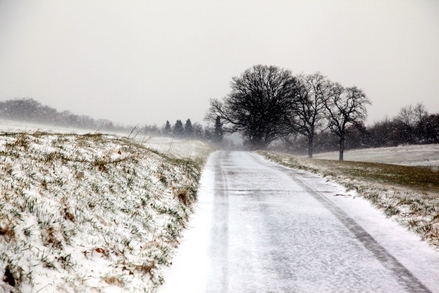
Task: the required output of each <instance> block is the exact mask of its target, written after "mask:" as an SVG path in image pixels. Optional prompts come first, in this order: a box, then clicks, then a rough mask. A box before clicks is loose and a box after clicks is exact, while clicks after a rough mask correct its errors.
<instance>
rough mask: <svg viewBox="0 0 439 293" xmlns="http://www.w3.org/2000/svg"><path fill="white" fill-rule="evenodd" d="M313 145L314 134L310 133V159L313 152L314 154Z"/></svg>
mask: <svg viewBox="0 0 439 293" xmlns="http://www.w3.org/2000/svg"><path fill="white" fill-rule="evenodd" d="M313 146H314V136H313V135H310V136H309V137H308V157H309V158H310V159H312V154H313V151H314V150H313Z"/></svg>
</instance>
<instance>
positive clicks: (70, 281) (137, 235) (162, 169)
mask: <svg viewBox="0 0 439 293" xmlns="http://www.w3.org/2000/svg"><path fill="white" fill-rule="evenodd" d="M206 154H207V152H206ZM201 157H202V156H198V157H197V159H194V160H186V159H177V158H175V157H169V156H167V155H163V154H161V153H159V152H157V151H154V150H151V149H148V148H146V147H145V146H144V145H142V144H140V143H136V142H134V141H132V140H129V139H127V138H120V137H118V136H113V135H101V134H85V135H78V134H49V133H44V132H32V133H25V132H18V133H0V276H1V277H2V281H0V292H120V291H123V292H154V291H155V288H156V287H157V286H158V285H160V284H161V283H162V282H163V279H162V276H161V268H162V267H163V266H168V265H169V262H170V259H171V257H172V255H173V251H174V249H175V247H176V246H177V245H178V240H179V235H180V233H181V231H182V229H183V228H184V227H185V225H186V223H187V221H188V218H189V215H190V214H191V213H192V211H193V203H194V201H195V200H196V191H197V185H198V179H199V176H200V172H201V166H202V164H203V162H202V159H201Z"/></svg>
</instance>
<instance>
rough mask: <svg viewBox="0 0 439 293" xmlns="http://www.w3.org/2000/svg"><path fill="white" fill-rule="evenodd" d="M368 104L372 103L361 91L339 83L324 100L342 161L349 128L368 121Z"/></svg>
mask: <svg viewBox="0 0 439 293" xmlns="http://www.w3.org/2000/svg"><path fill="white" fill-rule="evenodd" d="M367 104H371V101H370V100H369V99H368V98H367V97H366V95H365V93H364V92H363V91H362V90H361V89H358V88H357V87H355V86H354V87H349V88H343V87H342V86H341V85H340V84H338V83H333V84H332V86H331V89H330V95H329V97H328V99H325V100H324V105H325V108H326V110H327V119H328V126H329V129H330V130H331V131H332V132H333V133H334V134H335V135H336V136H337V137H338V138H339V160H340V161H343V153H344V149H345V139H346V130H347V127H348V126H350V125H355V126H358V125H360V124H361V122H363V121H364V120H365V119H366V117H367V109H366V105H367Z"/></svg>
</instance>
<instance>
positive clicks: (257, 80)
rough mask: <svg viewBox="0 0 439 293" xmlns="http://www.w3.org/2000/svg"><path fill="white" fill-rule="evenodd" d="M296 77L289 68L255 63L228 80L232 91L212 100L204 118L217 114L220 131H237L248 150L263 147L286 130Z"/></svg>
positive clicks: (215, 116)
mask: <svg viewBox="0 0 439 293" xmlns="http://www.w3.org/2000/svg"><path fill="white" fill-rule="evenodd" d="M297 87H298V86H297V80H296V78H295V77H293V76H292V74H291V72H290V71H289V70H284V69H280V68H278V67H275V66H263V65H256V66H253V67H252V68H250V69H247V70H246V71H245V72H244V73H243V74H242V75H241V76H239V77H234V78H233V79H232V83H231V88H232V92H231V93H230V94H229V95H228V96H226V97H225V98H224V99H223V101H220V100H218V99H213V100H211V102H210V109H209V111H208V113H207V115H206V119H207V120H210V121H212V122H215V120H216V119H217V116H219V117H221V119H222V121H223V123H224V126H225V127H224V130H226V131H228V132H240V133H241V134H242V135H243V137H244V140H245V141H244V143H245V144H246V145H247V146H249V147H250V148H251V149H258V148H264V147H266V146H267V145H269V144H270V143H271V142H272V141H274V140H275V139H277V138H279V137H280V136H281V135H282V134H284V133H285V132H286V125H287V117H288V115H289V113H290V110H289V109H290V107H291V99H292V98H293V96H294V95H295V94H296V92H297Z"/></svg>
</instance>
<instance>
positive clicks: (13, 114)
mask: <svg viewBox="0 0 439 293" xmlns="http://www.w3.org/2000/svg"><path fill="white" fill-rule="evenodd" d="M0 119H5V120H16V121H24V122H30V123H38V124H47V125H54V126H61V127H72V128H80V129H90V130H100V131H110V132H122V133H135V134H144V135H157V136H160V135H163V136H174V137H179V138H185V139H201V140H206V141H209V142H212V143H218V144H228V143H229V142H223V131H222V124H221V122H220V121H219V120H218V121H217V122H216V123H215V124H214V126H205V127H203V126H202V125H201V124H200V123H197V122H196V123H194V124H192V122H191V120H190V119H187V120H186V122H185V124H184V125H183V122H182V121H181V120H177V121H176V122H175V124H174V125H171V123H170V122H169V121H166V123H165V125H164V126H163V127H158V126H157V125H143V126H134V125H120V124H116V123H113V122H111V121H110V120H106V119H93V118H91V117H89V116H86V115H76V114H73V113H71V112H70V111H61V112H60V111H58V110H56V109H54V108H52V107H49V106H46V105H42V104H41V103H40V102H38V101H36V100H34V99H32V98H20V99H11V100H7V101H4V102H1V101H0Z"/></svg>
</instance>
